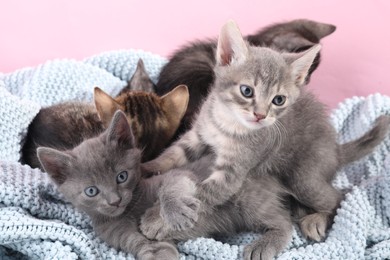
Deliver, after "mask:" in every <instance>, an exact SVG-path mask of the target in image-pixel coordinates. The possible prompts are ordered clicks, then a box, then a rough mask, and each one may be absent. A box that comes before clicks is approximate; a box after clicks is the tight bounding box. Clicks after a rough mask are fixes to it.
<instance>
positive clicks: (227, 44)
mask: <svg viewBox="0 0 390 260" xmlns="http://www.w3.org/2000/svg"><path fill="white" fill-rule="evenodd" d="M216 55H217V57H216V60H217V65H220V66H227V65H230V64H232V63H235V62H239V63H241V62H243V61H244V60H245V59H246V57H247V56H248V46H247V45H246V43H245V41H244V39H243V38H242V35H241V32H240V29H239V28H238V26H237V25H236V23H235V22H234V21H233V20H230V21H228V22H227V23H226V24H225V25H224V26H223V27H222V29H221V33H220V35H219V37H218V46H217V52H216Z"/></svg>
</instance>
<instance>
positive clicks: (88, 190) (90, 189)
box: [84, 186, 99, 197]
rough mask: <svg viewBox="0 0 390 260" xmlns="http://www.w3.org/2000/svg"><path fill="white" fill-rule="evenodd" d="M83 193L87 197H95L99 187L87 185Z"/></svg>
mask: <svg viewBox="0 0 390 260" xmlns="http://www.w3.org/2000/svg"><path fill="white" fill-rule="evenodd" d="M84 192H85V194H86V195H87V196H88V197H95V196H96V195H98V193H99V189H98V188H96V187H95V186H91V187H88V188H86V189H85V190H84Z"/></svg>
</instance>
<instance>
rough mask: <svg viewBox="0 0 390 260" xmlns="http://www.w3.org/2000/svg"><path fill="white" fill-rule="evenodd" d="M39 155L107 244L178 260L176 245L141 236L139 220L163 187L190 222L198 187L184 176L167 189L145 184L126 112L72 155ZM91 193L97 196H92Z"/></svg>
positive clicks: (43, 150) (158, 180)
mask: <svg viewBox="0 0 390 260" xmlns="http://www.w3.org/2000/svg"><path fill="white" fill-rule="evenodd" d="M37 153H38V158H39V160H40V162H41V164H42V166H43V168H44V170H45V171H46V172H47V173H48V174H49V176H50V178H51V179H52V180H53V181H54V183H55V184H56V185H57V186H58V190H59V191H60V192H61V193H62V194H63V195H64V197H65V199H66V200H67V201H69V202H71V203H72V204H73V205H74V206H75V207H76V208H77V209H79V210H81V211H84V212H86V213H87V214H88V215H89V216H90V218H91V220H92V225H93V228H94V230H95V231H96V233H97V234H98V235H99V236H100V237H101V238H102V239H103V240H104V241H105V242H107V243H108V244H109V245H111V246H113V247H115V248H117V249H120V250H124V251H126V252H129V253H132V254H134V255H135V256H136V257H137V258H138V259H165V260H172V259H178V256H179V255H178V252H177V250H176V248H175V246H174V245H172V244H171V243H168V242H154V241H149V240H148V239H147V238H146V237H145V236H143V235H142V234H141V233H140V232H139V231H138V230H139V229H138V224H139V219H140V216H141V215H142V214H143V213H144V211H145V209H146V208H148V207H151V206H152V205H153V203H154V201H156V199H157V198H158V196H159V194H158V190H159V187H160V186H162V187H163V189H164V190H165V191H166V192H167V193H169V192H170V191H171V190H173V191H179V190H180V194H175V197H174V200H176V199H177V200H178V201H177V202H176V201H174V203H175V205H180V206H181V207H180V208H179V209H178V210H179V211H178V212H179V213H185V214H186V217H187V218H189V217H191V216H192V215H194V213H193V211H194V210H195V209H197V207H198V204H199V203H198V201H197V200H196V199H195V198H193V193H194V192H195V186H192V187H191V186H190V185H187V183H188V181H187V180H188V178H187V177H186V176H185V175H182V176H173V177H172V178H170V180H172V181H171V182H170V183H169V185H167V184H165V185H164V182H163V177H162V176H157V177H154V178H149V179H143V178H141V172H140V164H141V150H139V149H138V148H136V147H135V140H134V136H133V135H132V133H131V128H130V126H129V124H128V122H127V119H126V116H125V115H124V114H123V112H120V111H118V112H117V113H116V114H115V115H114V118H113V120H112V123H111V124H110V125H109V127H108V129H107V130H106V131H105V132H103V133H102V134H101V135H99V136H97V137H94V138H91V139H88V140H85V141H84V142H82V143H81V144H80V145H78V146H76V147H75V148H74V149H72V150H67V151H60V150H56V149H53V148H47V147H39V148H38V151H37ZM125 177H126V178H125ZM175 177H176V178H175ZM186 185H187V186H186ZM179 187H180V189H179ZM91 191H96V192H95V193H93V196H88V194H91V193H88V192H91ZM186 193H188V195H186ZM195 216H196V214H195Z"/></svg>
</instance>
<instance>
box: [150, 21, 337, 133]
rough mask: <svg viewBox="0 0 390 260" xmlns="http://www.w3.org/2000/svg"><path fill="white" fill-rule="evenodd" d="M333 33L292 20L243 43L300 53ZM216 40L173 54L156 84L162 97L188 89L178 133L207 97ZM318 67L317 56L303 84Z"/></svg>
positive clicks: (327, 27) (321, 26) (326, 26)
mask: <svg viewBox="0 0 390 260" xmlns="http://www.w3.org/2000/svg"><path fill="white" fill-rule="evenodd" d="M335 30H336V27H335V26H334V25H331V24H326V23H320V22H316V21H311V20H307V19H298V20H292V21H288V22H284V23H277V24H273V25H270V26H268V27H266V28H263V29H261V30H259V31H258V32H256V33H254V34H251V35H248V36H247V37H246V40H247V41H248V43H249V44H250V45H252V46H262V47H269V48H271V49H274V50H277V51H280V52H302V51H305V50H307V49H309V48H310V47H313V46H314V45H316V44H318V43H319V42H320V40H321V39H322V38H324V37H326V36H328V35H330V34H332V33H333V32H334V31H335ZM216 49H217V41H216V40H214V39H213V40H206V41H195V42H191V43H189V44H188V45H186V46H183V47H181V48H180V49H179V50H178V51H176V52H175V53H174V54H173V55H172V57H171V58H170V60H169V62H168V63H167V64H166V65H165V66H164V67H163V68H162V70H161V73H160V75H159V79H158V82H157V85H156V87H155V89H156V93H157V94H158V95H163V94H165V93H167V92H168V91H170V90H171V89H172V88H174V87H175V86H177V85H178V84H185V85H187V86H188V89H189V92H190V97H191V98H190V102H189V104H188V108H187V111H186V113H185V115H184V118H183V120H182V123H181V125H180V127H179V130H178V134H180V133H184V132H185V131H187V130H188V129H189V128H190V127H191V125H192V122H193V120H194V119H195V115H196V113H197V111H199V108H200V106H201V104H202V102H203V101H204V99H205V98H206V97H207V95H208V93H209V91H210V87H211V86H212V84H213V82H214V79H215V73H214V67H215V64H216V58H215V57H216V55H215V52H216ZM319 64H320V53H317V56H316V58H315V59H314V62H313V63H312V65H311V67H310V69H309V72H308V75H307V76H306V81H307V82H308V81H309V79H310V76H311V74H312V73H313V72H314V70H315V69H316V68H317V67H318V65H319Z"/></svg>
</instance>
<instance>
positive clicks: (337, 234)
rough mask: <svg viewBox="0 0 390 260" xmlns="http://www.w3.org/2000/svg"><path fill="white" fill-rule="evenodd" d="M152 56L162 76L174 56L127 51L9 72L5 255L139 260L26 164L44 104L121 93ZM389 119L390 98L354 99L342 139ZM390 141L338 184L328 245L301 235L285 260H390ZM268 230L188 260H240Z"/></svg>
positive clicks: (187, 250)
mask: <svg viewBox="0 0 390 260" xmlns="http://www.w3.org/2000/svg"><path fill="white" fill-rule="evenodd" d="M139 58H142V59H143V60H144V63H145V67H146V69H147V71H148V72H149V74H150V75H151V77H152V79H153V80H156V78H157V76H158V73H159V70H160V68H161V67H162V66H163V64H164V63H165V62H166V60H165V59H163V58H161V57H159V56H156V55H153V54H151V53H147V52H143V51H135V50H121V51H113V52H107V53H102V54H99V55H96V56H93V57H90V58H87V59H85V60H83V61H76V60H54V61H49V62H46V63H44V64H42V65H40V66H37V67H35V68H25V69H21V70H18V71H15V72H13V73H9V74H0V259H88V260H89V259H133V257H132V256H131V255H129V254H125V253H123V252H118V251H116V250H115V249H113V248H111V247H109V246H108V245H107V244H105V243H104V242H102V241H101V240H100V239H99V238H98V237H96V235H95V233H94V232H93V230H92V228H91V224H90V220H89V218H88V216H86V215H85V214H83V213H80V212H78V211H76V210H75V209H74V207H73V206H72V205H70V204H68V203H65V202H64V201H63V200H62V197H61V194H59V193H58V192H57V190H56V188H55V186H53V184H52V183H51V182H50V180H49V179H48V177H47V176H46V174H45V173H42V172H41V171H40V170H37V169H31V168H30V167H28V166H23V165H21V164H20V163H18V160H19V157H20V154H19V152H20V149H21V143H22V141H23V137H24V136H25V133H26V130H27V127H28V125H29V123H30V122H31V120H32V119H33V118H34V116H35V115H36V114H37V113H38V111H39V109H40V107H42V106H47V105H51V104H54V103H58V102H62V101H65V100H87V101H91V100H92V98H93V94H92V93H93V87H94V86H99V87H101V88H102V89H103V90H104V91H106V92H107V93H110V94H112V95H115V94H117V93H118V92H119V91H120V89H121V88H122V87H123V86H125V85H126V81H127V80H129V78H130V77H131V76H132V74H133V73H134V70H135V67H136V64H137V61H138V59H139ZM381 114H390V98H389V97H386V96H382V95H380V94H375V95H371V96H368V97H365V98H364V97H354V98H352V99H348V100H346V101H344V102H343V103H341V104H340V106H339V108H338V109H337V110H335V111H333V113H332V114H331V121H332V124H333V125H334V127H335V128H336V130H337V131H338V133H339V142H340V143H343V142H346V141H349V140H352V139H355V138H357V137H359V136H360V135H362V134H363V133H364V132H366V131H367V130H368V129H370V127H371V126H372V123H373V122H374V120H375V119H376V118H377V117H378V116H379V115H381ZM389 150H390V137H387V138H386V140H385V141H384V142H383V143H382V144H381V145H380V146H379V147H378V148H377V149H376V150H375V151H374V152H373V153H372V154H370V155H369V156H367V157H365V158H363V159H361V160H360V161H358V162H355V163H353V164H350V165H348V166H346V167H345V168H344V169H342V170H341V171H340V172H339V173H338V174H337V177H336V179H335V181H334V186H335V187H337V188H338V189H342V190H344V191H345V192H346V197H345V199H344V201H343V202H342V204H341V207H340V208H339V209H338V211H337V216H336V218H335V221H334V224H333V226H332V228H331V229H330V231H329V232H328V234H327V237H326V240H325V241H324V242H320V243H315V242H310V241H307V240H306V239H304V238H303V237H302V235H301V233H300V231H299V229H297V228H296V229H294V233H293V239H292V241H291V243H290V244H289V246H288V247H287V248H286V250H284V251H283V252H282V253H281V254H280V255H279V256H278V259H363V258H366V259H385V258H387V259H389V258H390V154H389ZM258 236H260V234H253V233H245V234H240V235H235V236H230V237H221V238H218V240H216V239H209V238H198V239H195V240H190V241H187V242H182V243H179V244H178V248H179V251H180V253H181V258H182V259H240V258H241V256H242V251H243V246H244V245H245V244H247V243H249V242H251V241H253V239H255V238H257V237H258Z"/></svg>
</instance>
